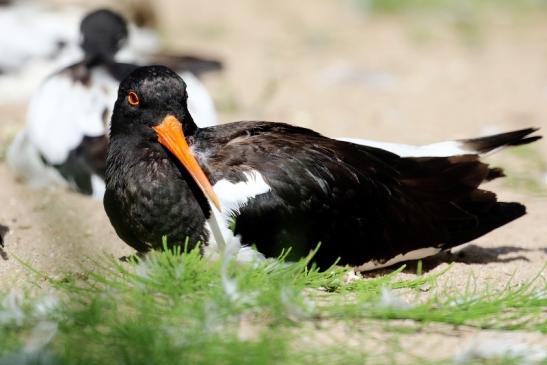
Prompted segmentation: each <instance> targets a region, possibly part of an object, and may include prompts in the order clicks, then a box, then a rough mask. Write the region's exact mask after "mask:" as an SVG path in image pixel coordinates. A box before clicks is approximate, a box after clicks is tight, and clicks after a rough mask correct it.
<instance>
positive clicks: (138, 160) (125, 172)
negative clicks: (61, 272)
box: [104, 66, 540, 270]
mask: <svg viewBox="0 0 547 365" xmlns="http://www.w3.org/2000/svg"><path fill="white" fill-rule="evenodd" d="M186 100H187V93H186V85H185V83H184V81H183V80H182V79H181V78H180V77H179V76H178V75H177V74H176V73H174V72H173V71H171V70H169V69H168V68H165V67H161V66H153V67H143V68H139V69H137V70H135V71H134V72H133V73H132V74H131V75H130V76H129V77H128V78H127V79H125V80H124V81H123V82H122V83H121V85H120V89H119V92H118V99H117V101H116V104H115V106H114V113H113V116H112V122H111V134H110V146H109V150H108V158H107V166H106V193H105V196H104V206H105V210H106V212H107V214H108V216H109V218H110V221H111V223H112V225H113V226H114V228H115V230H116V232H117V233H118V235H119V236H120V238H122V239H123V240H124V241H125V242H126V243H127V244H129V245H130V246H132V247H134V248H135V249H136V250H138V251H139V252H146V251H148V250H150V249H157V248H161V247H162V237H167V241H168V243H169V244H171V245H177V244H182V243H184V242H185V241H186V240H187V239H188V243H189V244H190V246H193V245H195V244H197V243H198V242H201V243H202V244H203V246H202V248H203V253H204V255H207V256H212V255H215V254H217V253H218V252H220V251H222V250H225V249H228V248H233V247H236V248H238V249H240V251H239V254H238V259H239V260H241V261H245V260H249V259H252V258H255V257H261V256H262V255H264V256H269V257H272V256H273V257H275V256H277V255H279V254H280V253H281V252H282V251H283V250H287V249H288V248H289V247H290V248H291V251H290V254H289V258H297V257H301V256H303V255H306V254H308V252H309V251H310V250H311V249H313V248H315V247H316V245H317V244H318V243H321V246H320V249H319V251H318V253H317V254H316V256H315V258H314V259H315V261H316V262H317V264H318V265H319V266H320V267H321V268H326V267H327V266H329V265H330V264H332V263H333V262H335V260H336V259H337V258H340V263H341V264H349V265H355V266H359V268H360V269H361V270H370V269H374V268H379V267H383V266H388V265H392V264H394V263H397V262H400V261H404V260H409V259H418V258H423V257H426V256H429V255H433V254H435V253H437V252H439V251H441V250H444V249H448V248H450V247H454V246H457V245H460V244H462V243H465V242H468V241H470V240H473V239H475V238H477V237H480V236H482V235H484V234H486V233H488V232H489V231H491V230H493V229H495V228H498V227H500V226H503V225H505V224H507V223H509V222H511V221H513V220H515V219H517V218H518V217H520V216H522V215H524V214H525V207H524V206H523V205H522V204H519V203H505V202H498V201H497V199H496V195H495V194H494V193H492V192H490V191H486V190H483V189H481V188H480V185H481V184H482V183H483V182H485V181H489V180H492V179H494V178H497V177H501V176H503V172H502V171H501V170H500V169H497V168H490V167H489V166H488V165H486V164H485V163H482V162H481V161H480V160H479V156H478V155H477V154H465V155H456V156H449V157H419V158H418V157H407V158H403V157H400V156H398V155H396V154H394V153H391V152H388V151H385V150H382V149H378V148H374V147H369V146H363V145H359V144H355V143H350V142H344V141H339V140H335V139H330V138H327V137H324V136H322V135H320V134H319V133H316V132H314V131H312V130H309V129H305V128H299V127H295V126H292V125H288V124H283V123H272V122H235V123H230V124H224V125H220V126H216V127H209V128H198V127H197V126H196V124H195V123H194V120H193V118H192V115H191V112H189V110H188V108H187V102H186ZM533 131H535V130H534V129H529V130H526V131H523V132H514V133H513V134H512V136H513V137H514V138H512V139H511V138H510V139H507V138H506V136H507V135H501V136H498V137H496V136H494V137H488V138H486V139H484V140H480V139H479V140H475V141H474V142H473V143H474V144H475V145H476V147H477V148H479V150H482V151H483V152H486V150H494V149H496V148H501V147H502V146H503V145H514V144H522V143H528V142H532V141H534V140H537V139H538V138H540V137H539V136H532V137H527V136H528V135H529V134H530V133H531V132H533ZM510 135H511V134H510ZM498 142H499V143H498ZM468 147H469V148H471V146H468ZM250 246H254V247H255V248H256V251H254V250H253V249H250V248H249V247H250Z"/></svg>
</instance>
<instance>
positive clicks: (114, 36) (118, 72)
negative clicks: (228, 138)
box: [7, 10, 221, 198]
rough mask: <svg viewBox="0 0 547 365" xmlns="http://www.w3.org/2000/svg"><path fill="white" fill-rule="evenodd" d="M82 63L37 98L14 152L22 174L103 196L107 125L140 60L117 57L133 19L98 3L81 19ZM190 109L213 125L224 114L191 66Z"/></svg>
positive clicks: (209, 63) (186, 60) (12, 159)
mask: <svg viewBox="0 0 547 365" xmlns="http://www.w3.org/2000/svg"><path fill="white" fill-rule="evenodd" d="M80 28H81V36H82V40H81V48H82V50H83V52H84V58H83V60H81V61H80V62H78V63H76V64H73V65H71V66H69V67H66V68H64V69H62V70H61V71H59V72H57V73H55V74H53V75H52V76H50V77H49V78H48V79H47V80H46V81H45V83H44V84H43V85H42V86H41V87H40V88H39V89H38V90H37V92H36V93H35V94H34V96H33V98H32V100H31V101H30V104H29V108H28V112H27V124H26V126H25V129H24V130H23V131H22V132H21V133H19V135H18V136H17V137H16V138H15V140H14V142H13V144H12V145H11V147H10V149H9V151H8V155H7V159H8V162H9V164H10V165H11V166H12V167H13V168H14V169H15V170H16V172H17V173H18V175H20V177H22V178H23V179H24V180H26V181H28V182H30V183H31V185H34V186H37V187H39V186H45V185H51V184H67V183H68V185H69V186H71V187H73V188H74V189H76V190H77V191H79V192H82V193H84V194H90V195H94V196H96V197H98V198H102V195H103V193H104V172H105V164H106V148H107V144H108V140H107V134H108V132H107V130H108V124H109V121H110V116H111V111H112V105H113V104H114V102H115V100H116V92H117V90H118V86H119V82H120V81H121V80H122V79H123V78H124V77H125V76H127V75H128V74H129V73H130V72H131V71H133V70H134V69H135V68H137V67H138V66H137V65H135V64H131V63H120V62H116V60H115V56H116V54H117V52H118V51H119V50H120V48H122V47H123V45H124V44H125V43H126V42H127V38H128V28H127V24H126V22H125V20H124V19H123V18H122V17H121V16H120V15H118V14H117V13H114V12H112V11H109V10H97V11H94V12H92V13H90V14H88V15H87V16H86V17H84V18H83V20H82V22H81V26H80ZM154 57H155V58H153V59H154V60H157V59H161V60H162V61H163V62H167V63H168V64H172V65H175V66H178V67H179V68H178V69H179V70H182V71H184V70H189V71H193V72H195V73H197V74H199V73H201V72H206V71H210V70H215V69H219V68H220V67H221V64H220V63H219V62H218V61H213V60H206V59H201V58H198V57H193V56H172V55H157V56H154ZM182 76H183V77H184V79H185V81H186V82H187V83H188V85H189V93H190V95H191V96H190V98H189V108H190V110H191V111H192V113H193V114H194V115H196V116H197V118H196V121H197V122H198V123H199V124H200V125H202V126H207V125H212V124H214V123H215V121H216V113H215V109H214V105H213V102H212V99H211V97H210V96H209V94H208V93H207V90H206V89H205V87H204V86H203V85H202V84H201V83H200V82H199V80H198V79H197V78H196V76H194V74H192V73H191V72H187V71H184V72H183V73H182Z"/></svg>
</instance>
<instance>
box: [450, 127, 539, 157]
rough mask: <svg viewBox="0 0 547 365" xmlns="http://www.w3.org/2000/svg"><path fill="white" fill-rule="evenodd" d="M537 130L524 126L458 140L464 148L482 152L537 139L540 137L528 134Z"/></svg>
mask: <svg viewBox="0 0 547 365" xmlns="http://www.w3.org/2000/svg"><path fill="white" fill-rule="evenodd" d="M538 130H539V128H525V129H519V130H517V131H512V132H506V133H500V134H494V135H492V136H486V137H480V138H472V139H462V140H460V142H461V143H462V144H463V145H464V146H465V147H464V148H465V149H468V150H471V151H476V152H477V153H481V154H482V153H488V152H490V151H493V150H495V149H496V148H500V147H504V146H520V145H523V144H528V143H531V142H534V141H537V140H538V139H541V138H542V137H541V136H529V135H530V134H532V133H534V132H537V131H538Z"/></svg>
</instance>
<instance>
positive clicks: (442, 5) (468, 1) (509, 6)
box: [354, 0, 547, 13]
mask: <svg viewBox="0 0 547 365" xmlns="http://www.w3.org/2000/svg"><path fill="white" fill-rule="evenodd" d="M354 1H355V3H356V4H357V5H358V6H360V7H361V8H363V9H366V10H368V11H371V12H374V13H405V12H461V11H470V10H472V11H474V12H485V11H499V10H501V11H510V12H515V11H519V12H520V11H537V10H542V11H544V10H547V1H546V0H480V1H476V0H354Z"/></svg>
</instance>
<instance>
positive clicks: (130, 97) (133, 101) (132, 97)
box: [127, 91, 139, 106]
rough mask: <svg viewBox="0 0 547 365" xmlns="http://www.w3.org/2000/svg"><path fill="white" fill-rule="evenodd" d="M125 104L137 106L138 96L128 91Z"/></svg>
mask: <svg viewBox="0 0 547 365" xmlns="http://www.w3.org/2000/svg"><path fill="white" fill-rule="evenodd" d="M127 102H128V103H129V105H133V106H137V105H139V96H138V95H137V93H136V92H134V91H130V92H129V94H127Z"/></svg>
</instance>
